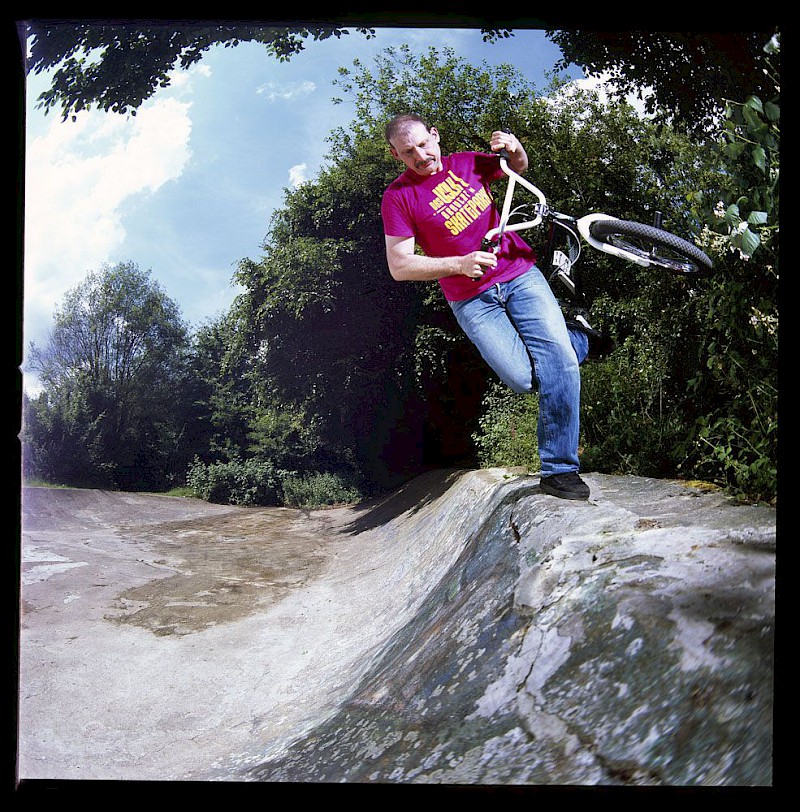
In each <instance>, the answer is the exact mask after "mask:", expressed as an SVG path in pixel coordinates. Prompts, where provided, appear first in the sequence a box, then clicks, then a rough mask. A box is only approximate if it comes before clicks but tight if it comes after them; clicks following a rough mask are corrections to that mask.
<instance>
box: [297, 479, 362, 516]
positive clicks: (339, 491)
mask: <svg viewBox="0 0 800 812" xmlns="http://www.w3.org/2000/svg"><path fill="white" fill-rule="evenodd" d="M360 499H361V494H360V493H359V491H358V489H357V488H355V487H353V486H351V485H348V484H347V483H346V482H345V481H344V480H343V479H342V478H341V477H340V476H338V475H337V474H331V473H311V474H304V475H289V476H287V477H286V478H285V479H284V480H283V501H284V504H286V505H290V506H292V507H304V508H313V507H321V506H323V505H340V504H345V503H352V502H358V501H359V500H360Z"/></svg>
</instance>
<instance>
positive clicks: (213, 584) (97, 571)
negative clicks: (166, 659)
mask: <svg viewBox="0 0 800 812" xmlns="http://www.w3.org/2000/svg"><path fill="white" fill-rule="evenodd" d="M23 508H24V509H23V530H24V538H25V539H26V542H25V544H26V550H27V555H28V557H29V558H30V560H29V561H27V562H26V567H28V568H29V569H28V572H30V568H31V567H34V566H36V567H38V568H39V570H42V568H43V566H45V563H46V562H47V561H48V560H53V561H56V562H59V563H57V564H55V565H52V564H51V567H52V566H58V567H62V568H67V567H75V568H76V570H75V577H76V578H77V577H78V574H80V576H81V577H82V578H83V579H84V583H86V582H87V580H88V582H89V584H90V587H91V588H94V589H98V588H101V587H103V586H104V584H106V583H108V579H107V578H105V577H104V576H103V572H104V567H106V566H108V564H107V562H108V561H109V560H111V559H112V558H113V559H114V561H115V563H114V568H115V571H117V572H118V573H119V572H120V571H121V570H120V566H121V559H122V558H123V557H124V558H125V559H126V560H128V561H130V562H131V564H133V565H135V566H136V572H137V573H138V574H137V575H136V576H135V578H134V579H133V582H132V583H131V584H130V585H129V586H127V587H123V589H122V590H121V591H119V592H118V593H116V594H115V595H113V596H105V599H103V598H102V597H100V604H99V605H100V607H101V613H102V616H103V617H104V618H106V619H107V620H110V621H113V622H116V623H120V624H132V625H136V626H140V627H142V628H145V629H148V630H149V631H151V632H152V633H153V634H155V635H158V636H165V635H186V634H191V633H192V632H197V631H202V630H203V629H207V628H209V627H211V626H215V625H218V624H221V623H229V622H232V621H235V620H238V619H240V618H242V617H245V616H246V615H248V614H251V613H253V612H257V611H260V610H262V609H264V608H265V607H266V606H268V605H270V604H272V603H274V602H276V601H279V600H281V599H282V598H283V597H285V596H286V595H287V593H289V592H291V591H292V590H296V589H298V588H300V587H302V586H303V585H304V584H305V583H307V582H308V581H309V580H311V579H313V578H314V577H315V576H316V575H317V574H318V573H319V571H320V569H321V568H322V566H323V565H324V563H325V561H326V560H327V559H328V557H329V556H330V555H331V554H332V549H333V548H334V547H335V545H336V543H337V540H338V539H339V538H340V534H341V530H342V527H343V526H345V525H347V524H348V523H349V522H352V518H353V515H352V512H351V511H349V510H348V509H347V508H341V509H332V510H320V511H307V510H296V509H290V508H236V507H230V506H223V505H211V504H208V503H205V502H202V501H200V500H194V499H188V500H187V499H180V498H174V497H161V496H156V495H151V494H124V493H116V492H106V491H80V490H61V491H54V490H48V489H36V488H33V489H25V493H24V499H23ZM34 548H39V550H40V552H35V551H34ZM56 550H57V551H58V553H57V555H54V552H55V551H56ZM65 562H66V563H65ZM90 573H91V575H90ZM65 589H67V591H68V592H70V589H71V594H77V591H78V590H77V588H72V587H66V586H65ZM104 591H105V590H104ZM29 592H30V596H31V602H28V603H25V604H24V605H25V608H26V609H27V613H30V612H33V611H36V610H37V609H38V608H40V607H41V606H45V605H52V601H51V602H49V603H42V604H37V602H36V599H35V595H34V591H33V590H29Z"/></svg>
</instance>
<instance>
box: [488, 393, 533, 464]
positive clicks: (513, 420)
mask: <svg viewBox="0 0 800 812" xmlns="http://www.w3.org/2000/svg"><path fill="white" fill-rule="evenodd" d="M538 419H539V399H538V397H537V396H536V395H517V394H515V393H514V392H512V391H511V390H510V389H508V387H506V386H504V385H503V384H501V383H499V382H495V383H494V384H493V385H492V386H491V387H490V389H489V391H488V392H487V393H486V396H485V397H484V400H483V403H482V409H481V418H480V421H479V428H478V431H477V432H476V433H475V438H474V439H475V445H476V448H477V458H478V464H479V465H481V467H484V468H494V467H498V468H503V467H508V468H514V467H517V466H525V467H526V468H527V469H528V470H529V471H538V470H539V450H538V443H537V436H536V424H537V421H538Z"/></svg>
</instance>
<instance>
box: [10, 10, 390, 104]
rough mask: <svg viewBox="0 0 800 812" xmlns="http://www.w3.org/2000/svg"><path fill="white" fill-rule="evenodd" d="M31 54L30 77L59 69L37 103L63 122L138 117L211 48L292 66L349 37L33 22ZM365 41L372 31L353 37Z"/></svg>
mask: <svg viewBox="0 0 800 812" xmlns="http://www.w3.org/2000/svg"><path fill="white" fill-rule="evenodd" d="M20 28H21V31H20V33H21V36H22V38H23V40H25V42H24V43H23V47H28V48H29V51H30V54H29V58H28V62H27V65H28V70H29V71H33V72H35V73H40V72H42V71H46V70H52V69H55V70H54V72H53V75H52V80H51V86H50V88H49V89H48V90H46V91H45V92H44V93H42V95H41V96H40V106H42V107H44V109H45V111H49V110H50V109H52V108H54V107H56V106H58V105H60V106H61V113H62V115H63V117H64V118H65V119H66V118H67V117H69V116H70V115H72V117H73V118H74V115H75V113H78V112H80V111H81V110H84V109H89V108H91V107H92V106H93V105H97V107H98V108H100V109H101V110H106V111H111V112H115V113H121V114H126V113H130V114H131V115H136V111H137V109H138V108H139V107H140V105H141V104H142V102H144V101H146V100H147V99H149V98H150V97H151V96H153V94H154V93H156V92H157V90H158V89H159V88H163V87H168V86H169V85H170V83H171V78H170V72H171V71H173V70H174V69H176V68H180V69H187V68H189V67H191V66H192V65H194V64H196V63H197V62H199V61H200V59H201V58H202V57H203V55H204V54H205V53H206V52H207V51H208V50H209V49H210V48H212V47H215V46H223V47H225V48H232V47H236V46H237V45H239V44H240V43H242V42H257V43H260V44H262V45H263V46H264V47H265V48H266V50H267V53H269V54H270V55H271V56H273V57H274V58H276V59H277V60H278V61H286V60H289V59H290V58H291V57H292V56H294V55H296V54H298V53H299V52H300V51H302V50H303V48H304V47H305V41H306V40H307V39H308V38H311V39H313V40H324V39H328V38H329V37H332V36H335V37H342V36H345V35H347V34H349V33H350V31H349V30H348V29H346V28H342V27H338V26H333V25H321V26H303V25H300V26H294V27H289V26H263V25H247V24H242V23H236V24H228V25H208V24H207V23H205V22H204V21H196V22H189V21H169V20H165V21H163V22H159V21H158V20H152V21H143V20H135V21H124V20H123V21H120V20H114V21H112V22H110V23H108V24H106V23H104V22H103V21H96V20H80V21H75V20H58V19H53V20H31V21H27V22H26V23H24V24H23V25H22V26H21V27H20ZM354 30H355V31H357V32H358V33H360V34H363V35H364V36H366V37H367V38H370V37H372V36H373V35H374V32H373V31H372V30H371V29H369V28H363V27H359V28H356V29H354Z"/></svg>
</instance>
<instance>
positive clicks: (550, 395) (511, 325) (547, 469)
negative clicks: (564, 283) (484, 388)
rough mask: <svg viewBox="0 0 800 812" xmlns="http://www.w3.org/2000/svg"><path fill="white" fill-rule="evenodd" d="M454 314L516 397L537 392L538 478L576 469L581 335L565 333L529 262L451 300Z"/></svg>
mask: <svg viewBox="0 0 800 812" xmlns="http://www.w3.org/2000/svg"><path fill="white" fill-rule="evenodd" d="M450 306H451V308H452V309H453V313H454V314H455V317H456V319H457V321H458V323H459V325H460V326H461V329H462V330H463V331H464V332H465V333H466V334H467V336H468V337H469V339H470V340H471V341H472V342H473V343H474V344H475V346H476V347H477V348H478V350H479V352H480V354H481V355H482V356H483V359H484V360H485V361H486V363H487V364H489V366H490V367H491V368H492V369H493V370H494V371H495V372H496V373H497V375H498V376H499V377H500V379H501V380H502V381H503V382H504V383H505V384H506V385H508V386H510V387H511V389H513V390H514V391H515V392H518V393H520V394H522V393H527V392H533V391H538V392H539V423H538V426H537V439H538V442H539V457H540V459H541V463H542V476H550V475H552V474H564V473H567V472H569V471H577V470H578V435H579V433H580V391H581V379H580V370H579V368H578V367H579V364H580V363H581V362H582V361H583V360H584V358H586V354H587V352H588V349H589V344H588V338H587V336H586V334H585V333H584V332H582V331H579V330H575V331H573V330H568V329H567V325H566V323H565V321H564V315H563V313H562V312H561V308H560V307H559V304H558V302H557V301H556V298H555V296H554V295H553V292H552V290H551V289H550V285H548V284H547V281H546V280H545V278H544V276H542V273H541V272H540V271H539V269H538V268H536V267H532V268H531V269H530V270H529V271H528V272H527V273H524V274H522V276H519V277H517V278H516V279H512V280H511V281H510V282H501V283H500V284H497V285H495V286H494V287H492V288H489V289H488V290H486V291H484V292H483V293H481V294H479V295H478V296H474V297H473V298H472V299H467V300H465V301H461V302H450Z"/></svg>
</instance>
